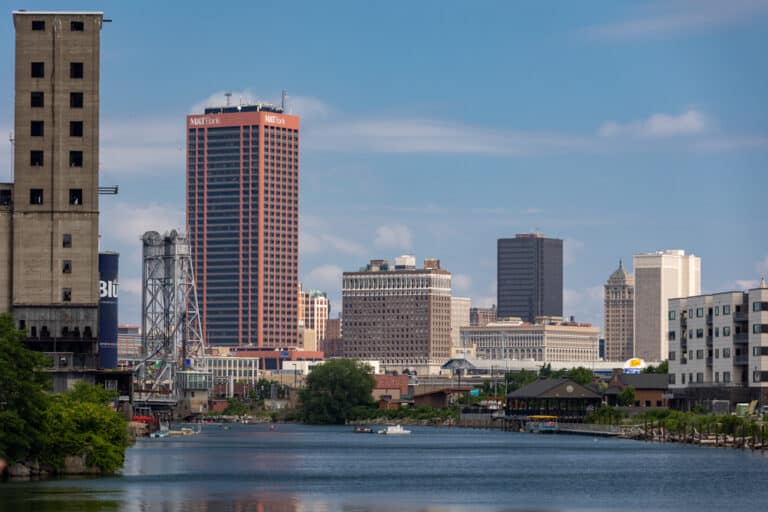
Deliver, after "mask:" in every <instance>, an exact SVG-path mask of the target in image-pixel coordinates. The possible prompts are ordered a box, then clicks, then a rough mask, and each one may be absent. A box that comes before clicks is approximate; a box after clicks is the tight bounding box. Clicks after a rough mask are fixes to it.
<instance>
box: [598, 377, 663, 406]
mask: <svg viewBox="0 0 768 512" xmlns="http://www.w3.org/2000/svg"><path fill="white" fill-rule="evenodd" d="M668 383H669V375H668V374H666V373H638V374H617V375H615V376H614V378H613V379H612V380H611V385H610V386H609V387H608V389H606V390H605V393H604V395H605V399H606V402H607V403H608V405H611V406H615V405H617V404H618V400H617V397H618V395H619V394H620V393H621V392H622V391H623V390H624V388H626V387H630V386H631V387H632V389H634V390H635V403H634V404H633V405H634V406H635V407H667V406H668V397H669V395H668V391H667V388H668V385H669V384H668Z"/></svg>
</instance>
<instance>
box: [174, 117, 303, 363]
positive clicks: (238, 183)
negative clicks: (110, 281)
mask: <svg viewBox="0 0 768 512" xmlns="http://www.w3.org/2000/svg"><path fill="white" fill-rule="evenodd" d="M187 226H188V231H189V237H190V243H191V245H192V250H193V256H194V261H195V277H196V280H197V288H198V290H199V302H200V307H201V311H202V321H203V331H204V333H205V337H206V340H207V342H208V344H210V345H220V346H221V345H224V346H252V347H264V348H280V347H292V346H296V345H297V344H298V342H299V336H298V330H297V329H298V327H297V326H298V323H297V308H296V293H297V291H298V229H299V119H298V117H296V116H291V115H287V114H285V113H283V110H282V109H281V108H280V107H275V106H271V105H240V106H237V107H218V108H207V109H205V112H204V114H202V115H197V114H195V115H189V116H187Z"/></svg>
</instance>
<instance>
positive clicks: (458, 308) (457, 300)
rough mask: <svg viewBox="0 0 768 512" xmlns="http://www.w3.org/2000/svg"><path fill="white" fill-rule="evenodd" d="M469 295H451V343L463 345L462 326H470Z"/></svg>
mask: <svg viewBox="0 0 768 512" xmlns="http://www.w3.org/2000/svg"><path fill="white" fill-rule="evenodd" d="M469 304H470V299H469V297H451V344H452V345H453V347H454V348H457V347H461V330H460V329H461V328H462V327H467V326H469V309H470V307H469Z"/></svg>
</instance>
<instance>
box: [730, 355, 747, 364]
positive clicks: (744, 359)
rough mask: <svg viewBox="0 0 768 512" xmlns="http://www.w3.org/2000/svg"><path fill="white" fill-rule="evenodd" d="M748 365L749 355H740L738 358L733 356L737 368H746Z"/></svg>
mask: <svg viewBox="0 0 768 512" xmlns="http://www.w3.org/2000/svg"><path fill="white" fill-rule="evenodd" d="M748 363H749V355H748V354H739V355H737V356H733V364H734V365H735V366H746V365H747V364H748Z"/></svg>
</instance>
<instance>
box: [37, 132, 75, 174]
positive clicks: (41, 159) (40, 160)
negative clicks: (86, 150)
mask: <svg viewBox="0 0 768 512" xmlns="http://www.w3.org/2000/svg"><path fill="white" fill-rule="evenodd" d="M80 130H81V135H82V126H81V127H80ZM29 165H31V166H32V167H43V166H44V165H45V152H44V151H43V150H40V149H33V150H32V151H30V152H29ZM69 166H70V167H82V166H83V152H82V151H70V152H69Z"/></svg>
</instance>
